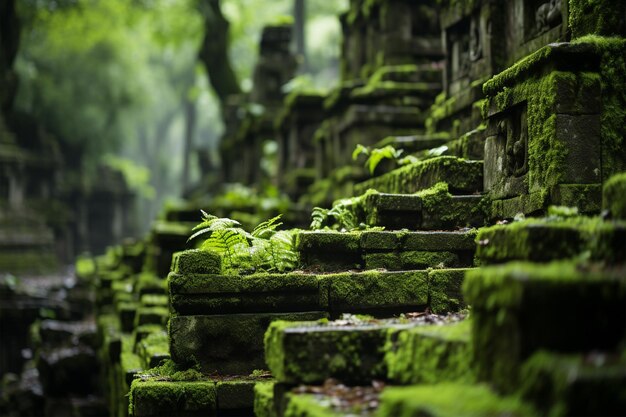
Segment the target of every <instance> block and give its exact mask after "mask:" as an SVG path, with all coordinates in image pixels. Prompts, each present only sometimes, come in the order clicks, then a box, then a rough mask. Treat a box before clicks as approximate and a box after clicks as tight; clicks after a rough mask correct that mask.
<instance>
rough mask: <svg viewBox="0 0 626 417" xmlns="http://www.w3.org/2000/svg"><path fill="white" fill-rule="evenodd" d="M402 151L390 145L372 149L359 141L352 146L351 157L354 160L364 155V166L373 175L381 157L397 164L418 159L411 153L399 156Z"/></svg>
mask: <svg viewBox="0 0 626 417" xmlns="http://www.w3.org/2000/svg"><path fill="white" fill-rule="evenodd" d="M403 153H404V150H403V149H395V148H394V147H393V146H391V145H387V146H384V147H382V148H373V149H372V148H370V147H368V146H363V145H361V144H360V143H359V144H357V145H356V148H354V151H353V152H352V159H353V160H354V161H356V160H357V159H358V158H359V156H361V155H366V156H367V160H366V161H365V166H366V167H367V169H368V170H369V172H370V175H374V171H376V167H377V166H378V165H379V164H380V162H381V161H382V160H383V159H390V160H392V161H395V162H396V163H397V164H398V165H407V164H412V163H414V162H417V160H418V159H417V158H416V157H414V156H413V155H407V156H405V157H404V158H400V156H401V155H402V154H403Z"/></svg>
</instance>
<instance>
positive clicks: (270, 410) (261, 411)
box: [254, 382, 276, 417]
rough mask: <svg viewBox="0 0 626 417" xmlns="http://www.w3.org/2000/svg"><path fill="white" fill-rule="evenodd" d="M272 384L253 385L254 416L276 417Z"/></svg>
mask: <svg viewBox="0 0 626 417" xmlns="http://www.w3.org/2000/svg"><path fill="white" fill-rule="evenodd" d="M274 384H275V383H274V382H257V383H256V384H255V385H254V415H255V416H257V417H276V407H275V406H274Z"/></svg>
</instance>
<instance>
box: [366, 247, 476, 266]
mask: <svg viewBox="0 0 626 417" xmlns="http://www.w3.org/2000/svg"><path fill="white" fill-rule="evenodd" d="M465 258H466V259H465V260H467V261H471V260H470V259H467V258H468V257H465ZM364 259H365V268H366V269H378V268H383V269H387V270H390V271H406V270H412V269H427V268H452V267H458V266H471V265H463V264H462V262H461V260H460V259H459V255H457V254H456V253H452V252H425V251H405V252H391V253H367V254H365V255H364Z"/></svg>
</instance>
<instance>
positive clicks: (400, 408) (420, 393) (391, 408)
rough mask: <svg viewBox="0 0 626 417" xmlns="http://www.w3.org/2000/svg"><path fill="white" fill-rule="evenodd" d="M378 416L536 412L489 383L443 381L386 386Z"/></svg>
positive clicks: (524, 415) (521, 415)
mask: <svg viewBox="0 0 626 417" xmlns="http://www.w3.org/2000/svg"><path fill="white" fill-rule="evenodd" d="M376 415H377V416H380V417H383V416H423V415H427V416H432V417H450V416H467V417H480V416H499V417H505V416H507V417H528V416H533V415H536V413H535V411H534V410H533V409H532V407H530V406H528V405H526V404H524V403H522V402H521V401H520V400H519V399H517V398H514V397H501V396H498V395H497V394H495V393H494V392H493V391H491V390H490V389H489V388H488V387H487V386H486V385H470V384H462V383H441V384H433V385H416V386H409V387H389V388H386V389H385V390H384V391H383V392H382V394H381V400H380V406H379V408H378V411H377V413H376Z"/></svg>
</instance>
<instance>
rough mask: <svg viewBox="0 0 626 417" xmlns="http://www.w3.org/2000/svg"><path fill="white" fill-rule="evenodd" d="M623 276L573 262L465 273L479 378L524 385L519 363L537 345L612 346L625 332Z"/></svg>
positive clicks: (562, 348) (559, 348)
mask: <svg viewBox="0 0 626 417" xmlns="http://www.w3.org/2000/svg"><path fill="white" fill-rule="evenodd" d="M623 278H624V277H623V274H620V272H619V271H614V272H611V271H606V272H599V271H598V270H597V269H594V268H588V269H585V267H584V266H580V267H579V266H578V265H576V263H574V262H554V263H551V264H547V265H546V264H531V263H509V264H507V265H504V266H494V267H482V268H480V269H475V270H472V271H468V272H467V274H466V278H465V283H464V288H463V289H464V295H465V299H466V301H467V303H468V304H470V305H471V306H472V341H473V342H472V343H473V352H474V359H475V360H476V365H477V374H478V378H479V379H480V380H484V381H490V382H491V383H492V384H494V386H496V387H498V389H500V390H504V391H512V390H513V389H514V388H515V387H517V384H518V383H519V382H521V381H520V380H519V367H520V365H521V364H522V362H523V361H524V360H526V359H527V358H529V357H530V356H531V355H532V354H533V353H535V352H536V351H538V350H541V349H546V350H551V351H554V352H562V353H565V352H590V351H594V350H599V351H607V350H613V349H616V348H617V346H618V344H619V343H620V340H623V338H624V335H625V334H626V316H625V315H624V305H625V303H626V285H624V279H623ZM581 306H584V308H581ZM504 335H506V337H505V336H504Z"/></svg>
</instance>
